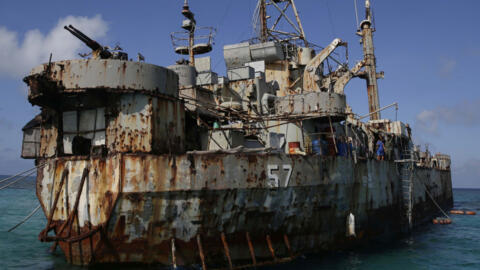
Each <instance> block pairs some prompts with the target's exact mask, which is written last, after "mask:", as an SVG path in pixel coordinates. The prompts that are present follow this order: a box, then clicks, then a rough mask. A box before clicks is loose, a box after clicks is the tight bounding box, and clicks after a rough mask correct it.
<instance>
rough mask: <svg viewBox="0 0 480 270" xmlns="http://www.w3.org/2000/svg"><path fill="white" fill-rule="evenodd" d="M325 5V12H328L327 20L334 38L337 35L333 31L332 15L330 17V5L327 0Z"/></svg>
mask: <svg viewBox="0 0 480 270" xmlns="http://www.w3.org/2000/svg"><path fill="white" fill-rule="evenodd" d="M325 5H326V6H327V13H328V21H329V22H330V28H331V31H332V36H333V38H335V37H336V36H337V34H336V31H335V26H334V24H333V17H332V12H331V11H330V6H329V5H328V0H325Z"/></svg>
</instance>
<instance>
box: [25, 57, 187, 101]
mask: <svg viewBox="0 0 480 270" xmlns="http://www.w3.org/2000/svg"><path fill="white" fill-rule="evenodd" d="M47 70H49V66H48V64H44V65H40V66H37V67H35V68H33V70H32V71H31V73H30V74H31V75H34V74H41V73H44V72H46V71H47ZM46 76H47V77H48V78H49V79H50V80H52V81H55V82H58V83H59V84H60V85H59V87H60V88H63V89H65V90H78V89H118V90H142V91H150V92H153V93H158V94H165V95H169V96H173V97H177V96H178V75H177V74H176V73H175V72H174V71H171V70H169V69H166V68H163V67H160V66H156V65H152V64H147V63H142V62H133V61H123V60H113V59H108V60H100V59H83V60H65V61H58V62H54V63H52V64H51V67H50V72H46Z"/></svg>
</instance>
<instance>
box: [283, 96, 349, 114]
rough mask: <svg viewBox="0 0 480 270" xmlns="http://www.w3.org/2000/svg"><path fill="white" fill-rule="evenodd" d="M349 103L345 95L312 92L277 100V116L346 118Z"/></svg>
mask: <svg viewBox="0 0 480 270" xmlns="http://www.w3.org/2000/svg"><path fill="white" fill-rule="evenodd" d="M346 108H347V101H346V97H345V95H342V94H337V93H328V92H311V93H306V94H298V95H289V96H286V97H280V98H277V99H276V100H275V111H276V112H277V114H288V115H289V116H292V117H294V116H295V115H302V116H306V115H309V114H318V115H319V117H326V116H330V117H338V116H345V115H346V114H345V113H346V111H345V110H346Z"/></svg>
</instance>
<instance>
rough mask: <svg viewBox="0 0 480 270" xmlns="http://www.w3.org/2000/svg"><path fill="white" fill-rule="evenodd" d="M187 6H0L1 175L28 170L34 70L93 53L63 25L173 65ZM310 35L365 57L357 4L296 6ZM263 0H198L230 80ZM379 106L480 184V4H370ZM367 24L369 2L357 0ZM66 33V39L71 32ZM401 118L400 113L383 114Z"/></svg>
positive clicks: (354, 101)
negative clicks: (175, 35) (232, 50)
mask: <svg viewBox="0 0 480 270" xmlns="http://www.w3.org/2000/svg"><path fill="white" fill-rule="evenodd" d="M182 3H183V0H163V1H135V2H134V1H115V2H112V1H31V2H29V3H27V2H25V1H2V2H1V3H0V58H1V59H0V87H1V89H2V94H3V96H2V98H0V174H10V173H14V172H17V171H19V170H21V169H27V168H30V167H31V165H32V161H29V160H27V161H24V160H21V159H20V158H19V155H20V149H21V138H22V135H21V127H22V126H23V125H24V124H25V123H26V122H27V121H28V120H30V119H31V118H32V117H33V116H34V114H35V113H36V112H37V109H36V108H33V107H32V106H30V104H29V103H28V102H27V101H26V92H25V91H26V88H25V86H24V84H23V82H22V81H21V79H22V77H23V76H24V75H25V74H27V73H28V71H29V69H30V68H31V67H33V66H34V65H37V64H40V63H41V62H45V61H47V59H48V56H49V53H50V52H52V53H53V58H54V60H58V59H62V58H69V57H77V56H76V54H77V53H78V52H88V51H89V50H88V48H86V47H84V46H83V45H82V44H80V43H79V42H78V41H76V40H75V39H74V38H73V37H71V36H69V34H68V33H66V31H64V30H62V29H61V27H62V26H63V24H66V23H73V24H74V25H76V26H78V28H80V29H81V30H83V31H84V32H86V33H87V34H89V35H92V36H93V37H94V38H96V39H98V41H100V42H101V43H103V44H105V45H115V44H116V43H117V42H118V43H120V45H121V47H122V48H124V49H125V50H126V51H127V52H128V53H130V55H131V57H134V56H135V55H136V54H137V52H141V53H142V54H143V55H144V56H145V58H146V61H147V62H150V63H154V64H157V65H161V66H167V65H170V64H172V63H174V61H175V60H177V59H178V56H176V55H175V54H174V53H173V51H172V45H171V42H170V36H169V34H170V32H172V31H178V30H180V28H179V26H180V23H181V20H182V16H181V15H180V14H179V12H180V8H181V5H182ZM296 3H297V8H298V9H299V12H300V17H301V19H302V22H303V26H304V28H305V32H306V36H307V38H308V39H309V40H310V41H311V42H314V43H316V44H319V45H323V46H325V45H327V44H328V43H330V42H331V41H332V40H333V39H334V38H335V37H339V38H341V39H343V40H345V41H347V42H348V43H349V50H350V51H349V54H350V64H351V65H352V64H354V63H355V62H356V61H358V60H360V59H361V57H362V55H361V47H360V44H359V42H358V40H359V37H358V36H356V35H355V30H356V22H355V11H354V5H353V1H352V0H297V1H296ZM255 4H256V0H241V1H233V0H190V5H191V8H192V9H193V11H194V12H195V13H196V15H197V21H198V24H199V25H202V26H213V27H216V28H217V29H218V33H217V37H216V45H215V47H214V51H213V52H212V53H210V55H211V56H212V63H213V66H214V67H215V68H216V69H217V71H218V73H221V74H222V73H224V70H225V67H224V63H223V59H222V54H223V51H222V47H223V45H225V44H232V43H236V42H239V41H241V40H246V39H248V38H249V37H251V36H252V35H253V31H252V27H251V14H252V13H253V10H254V8H255ZM372 4H373V7H374V12H375V21H376V28H377V31H376V33H375V47H376V54H377V64H378V69H379V70H383V71H385V79H384V80H381V81H380V82H379V89H380V102H381V105H388V104H391V103H393V102H399V104H400V110H399V113H398V117H399V119H400V120H402V121H405V122H408V123H410V125H411V126H412V127H414V131H413V133H414V136H415V138H416V141H417V142H418V143H421V144H425V143H428V144H429V145H430V149H431V150H432V151H433V152H445V153H448V154H450V155H451V156H452V159H453V183H454V186H456V187H480V181H479V180H480V157H479V156H478V152H479V151H480V147H479V143H478V135H480V128H479V123H480V112H479V111H478V108H480V91H479V90H480V89H479V87H478V84H479V83H478V78H479V77H480V76H479V75H478V72H479V71H480V69H479V67H478V65H479V64H478V63H479V62H480V35H479V34H478V33H479V29H480V20H478V12H479V11H480V1H478V0H462V1H451V0H450V1H448V0H424V1H415V0H404V1H379V0H372ZM358 5H359V8H360V14H359V15H360V17H362V16H363V1H362V0H358ZM64 32H65V33H64ZM346 94H347V100H348V102H349V103H350V105H351V106H352V107H353V109H354V111H355V112H356V113H357V114H360V115H363V114H365V113H366V112H367V111H368V107H367V96H366V90H365V82H364V81H362V80H360V79H356V80H354V81H352V82H351V83H350V84H349V85H348V86H347V88H346ZM383 116H384V117H387V118H392V119H394V118H395V113H394V111H387V112H385V113H383Z"/></svg>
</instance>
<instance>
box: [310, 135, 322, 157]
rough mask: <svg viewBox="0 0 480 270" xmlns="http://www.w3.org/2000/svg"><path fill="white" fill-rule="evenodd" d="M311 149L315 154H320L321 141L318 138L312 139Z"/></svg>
mask: <svg viewBox="0 0 480 270" xmlns="http://www.w3.org/2000/svg"><path fill="white" fill-rule="evenodd" d="M312 151H313V153H314V154H316V155H321V154H322V142H321V140H320V139H316V140H313V141H312Z"/></svg>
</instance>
